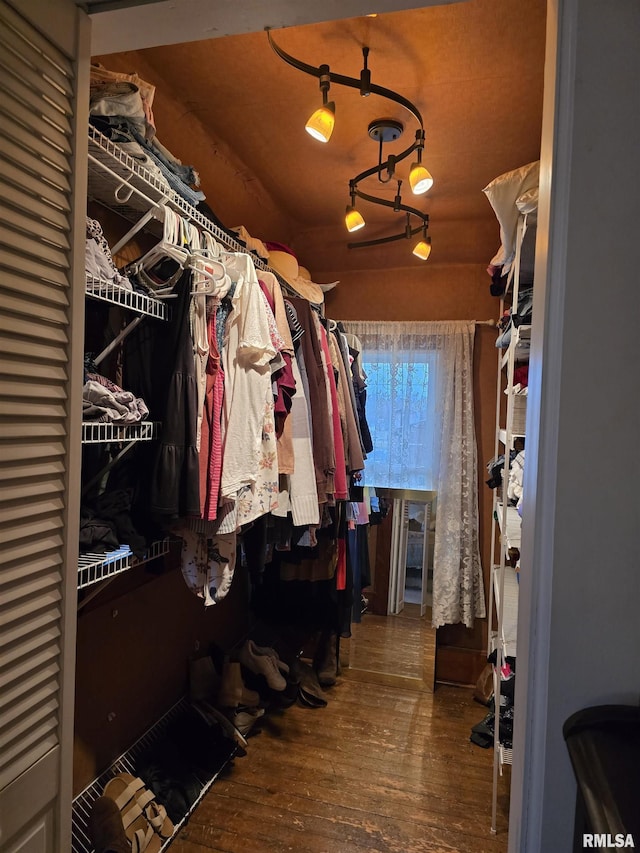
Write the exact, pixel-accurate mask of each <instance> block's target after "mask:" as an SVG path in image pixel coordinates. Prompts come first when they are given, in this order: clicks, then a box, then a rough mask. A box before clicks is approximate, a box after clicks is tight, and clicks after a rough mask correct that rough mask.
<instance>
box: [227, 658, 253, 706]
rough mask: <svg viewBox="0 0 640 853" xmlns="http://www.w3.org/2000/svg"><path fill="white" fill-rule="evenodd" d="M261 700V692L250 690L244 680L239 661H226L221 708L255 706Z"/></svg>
mask: <svg viewBox="0 0 640 853" xmlns="http://www.w3.org/2000/svg"><path fill="white" fill-rule="evenodd" d="M259 702H260V694H259V693H257V692H256V691H255V690H250V689H249V688H248V687H246V686H245V684H244V682H243V680H242V671H241V669H240V663H239V662H238V661H225V662H224V665H223V668H222V682H221V684H220V689H219V691H218V697H217V703H218V705H219V706H220V707H221V708H237V707H238V705H245V706H248V707H250V708H251V707H254V706H256V705H257V704H258V703H259Z"/></svg>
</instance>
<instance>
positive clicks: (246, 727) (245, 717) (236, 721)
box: [229, 708, 264, 738]
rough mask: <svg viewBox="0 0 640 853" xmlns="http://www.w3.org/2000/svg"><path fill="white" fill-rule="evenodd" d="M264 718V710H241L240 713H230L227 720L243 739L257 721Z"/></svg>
mask: <svg viewBox="0 0 640 853" xmlns="http://www.w3.org/2000/svg"><path fill="white" fill-rule="evenodd" d="M263 716H264V708H256V709H252V710H249V709H246V708H245V709H243V710H241V711H235V712H234V711H230V712H229V720H230V721H231V722H232V723H233V725H234V726H235V727H236V729H237V730H238V731H239V732H240V734H241V735H242V736H243V737H245V738H246V737H247V736H248V735H249V732H250V731H251V729H252V728H253V727H254V726H255V724H256V723H257V722H258V720H259V719H260V718H261V717H263Z"/></svg>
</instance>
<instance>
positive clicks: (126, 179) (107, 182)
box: [89, 125, 267, 269]
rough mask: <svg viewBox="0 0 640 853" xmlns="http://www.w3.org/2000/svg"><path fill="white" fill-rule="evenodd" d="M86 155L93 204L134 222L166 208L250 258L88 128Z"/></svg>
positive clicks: (241, 245)
mask: <svg viewBox="0 0 640 853" xmlns="http://www.w3.org/2000/svg"><path fill="white" fill-rule="evenodd" d="M89 154H90V155H91V157H90V159H89V166H90V172H91V175H90V179H89V191H90V193H91V195H92V197H93V198H95V200H96V201H99V202H101V203H102V204H104V205H105V206H106V207H110V208H113V209H115V210H117V211H118V212H119V213H121V214H122V215H123V216H125V218H127V219H132V220H134V221H135V220H136V219H137V218H138V216H139V214H140V213H146V212H147V211H148V210H149V208H150V206H152V205H155V204H168V205H169V206H170V207H173V208H176V209H177V210H178V211H180V212H181V213H183V214H184V215H185V216H186V217H187V218H188V219H190V220H192V221H193V222H196V223H198V225H200V226H201V227H202V228H204V230H205V231H208V232H209V233H210V234H211V235H212V236H213V237H215V238H216V239H217V240H219V241H220V242H221V243H223V244H224V246H225V247H226V248H227V249H229V250H230V251H232V252H244V253H245V254H251V255H252V257H254V256H253V253H251V252H248V250H247V247H246V246H245V244H244V243H241V242H240V241H239V240H237V239H235V238H234V237H232V236H231V235H230V234H229V233H228V232H227V231H225V230H223V229H222V228H220V227H219V226H218V225H215V224H214V223H213V222H211V220H210V219H208V218H207V217H206V216H205V215H204V214H203V213H201V212H200V211H199V210H197V209H196V208H195V207H193V205H191V204H189V202H188V201H186V200H185V199H183V198H182V196H180V195H178V193H176V192H175V191H174V190H172V189H171V188H170V187H169V186H168V185H165V184H163V183H162V182H161V181H159V180H158V179H157V178H156V177H155V175H153V174H151V172H149V171H148V170H147V169H145V168H144V166H142V165H140V163H137V162H136V161H135V160H134V159H133V157H130V156H129V155H128V154H127V153H126V152H125V151H123V150H122V148H121V147H120V146H119V145H116V144H115V143H113V142H112V141H111V140H110V139H108V138H107V137H106V136H105V135H104V134H102V133H100V131H99V130H97V129H96V128H95V127H93V126H92V125H89ZM95 161H98V162H99V163H100V164H102V166H105V167H106V169H101V168H100V166H99V165H97V164H96V162H95ZM107 170H109V171H107ZM110 172H115V175H116V178H117V179H120V184H119V185H118V184H116V186H115V187H114V183H115V180H114V177H113V175H112V174H110ZM131 187H133V188H134V191H133V192H132V193H131V194H129V193H128V192H127V190H128V189H130V188H131ZM135 190H138V192H135ZM254 263H255V265H256V266H257V267H259V268H260V269H267V265H266V264H265V263H264V261H262V260H261V259H260V258H259V257H258V256H257V255H256V256H255V257H254Z"/></svg>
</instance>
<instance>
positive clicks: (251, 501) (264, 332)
mask: <svg viewBox="0 0 640 853" xmlns="http://www.w3.org/2000/svg"><path fill="white" fill-rule="evenodd" d="M225 266H226V268H227V272H228V274H229V276H230V277H231V278H232V280H233V281H234V282H235V289H234V291H233V296H232V310H231V313H230V315H229V317H228V320H227V323H226V327H225V338H224V347H223V351H222V364H223V370H224V376H225V380H224V405H223V413H222V441H223V451H222V476H221V483H220V501H221V503H224V507H223V508H222V511H221V513H220V519H221V520H220V527H219V532H220V533H227V532H231V531H232V530H236V529H237V528H238V527H239V526H240V525H241V524H246V523H248V522H249V521H251V520H252V519H253V518H256V517H257V516H258V515H261V514H262V513H263V512H268V511H269V509H270V508H271V506H272V505H274V504H275V502H276V501H277V494H278V471H277V449H276V439H275V421H274V415H273V410H274V403H273V395H272V393H271V369H270V366H269V363H270V361H271V360H272V359H273V358H274V357H275V355H276V352H277V350H276V348H275V347H274V346H273V344H272V342H271V336H270V334H269V323H268V319H267V313H266V311H265V303H264V298H263V294H262V291H261V289H260V285H259V283H258V277H257V275H256V270H255V267H254V265H253V261H252V260H251V258H250V257H249V256H248V255H245V254H240V253H238V254H235V255H226V256H225Z"/></svg>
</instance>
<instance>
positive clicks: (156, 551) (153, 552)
mask: <svg viewBox="0 0 640 853" xmlns="http://www.w3.org/2000/svg"><path fill="white" fill-rule="evenodd" d="M169 549H170V540H169V538H166V539H159V540H158V541H157V542H153V543H152V544H151V545H150V546H149V548H148V549H147V551H145V553H144V555H143V556H142V557H134V556H133V554H132V552H131V550H130V548H129V547H128V546H127V545H121V546H120V548H119V549H118V550H117V551H109V552H108V553H107V554H81V555H80V557H79V559H78V589H79V590H81V589H86V588H87V587H88V586H93V584H96V583H99V582H100V581H103V580H107V579H109V578H113V577H115V575H119V574H121V573H122V572H126V571H128V569H133V568H135V567H136V566H141V565H143V563H149V562H151V560H157V559H158V557H163V556H164V555H165V554H168V553H169Z"/></svg>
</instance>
